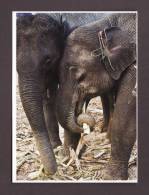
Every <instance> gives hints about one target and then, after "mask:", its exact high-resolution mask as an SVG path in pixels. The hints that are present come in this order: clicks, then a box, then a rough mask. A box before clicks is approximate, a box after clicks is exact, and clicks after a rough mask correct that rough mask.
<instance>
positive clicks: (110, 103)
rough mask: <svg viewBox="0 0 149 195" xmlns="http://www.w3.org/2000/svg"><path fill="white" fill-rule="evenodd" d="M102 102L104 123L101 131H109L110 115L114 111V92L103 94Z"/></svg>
mask: <svg viewBox="0 0 149 195" xmlns="http://www.w3.org/2000/svg"><path fill="white" fill-rule="evenodd" d="M101 102H102V107H103V125H102V127H101V132H106V131H108V125H109V121H110V117H111V115H112V113H113V107H114V98H113V95H112V94H105V95H102V96H101Z"/></svg>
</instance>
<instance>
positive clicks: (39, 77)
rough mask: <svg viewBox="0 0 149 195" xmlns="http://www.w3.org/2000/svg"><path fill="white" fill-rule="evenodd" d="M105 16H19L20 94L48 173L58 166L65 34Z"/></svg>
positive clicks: (51, 172) (65, 14) (18, 64)
mask: <svg viewBox="0 0 149 195" xmlns="http://www.w3.org/2000/svg"><path fill="white" fill-rule="evenodd" d="M102 16H103V14H75V13H74V14H68V13H63V14H48V15H47V14H37V15H30V14H22V16H21V17H19V16H18V19H17V71H18V75H19V77H18V79H19V89H20V96H21V101H22V104H23V107H24V110H25V113H26V115H27V118H28V120H29V123H30V125H31V127H32V130H33V132H34V136H35V139H36V143H37V146H38V150H39V152H40V156H41V161H42V163H43V165H44V168H45V172H46V173H48V174H54V173H55V172H56V169H57V166H56V161H55V156H54V153H53V149H52V148H54V147H56V146H58V145H60V144H61V141H60V138H59V130H58V122H57V118H56V115H55V96H56V93H57V88H58V83H59V80H58V73H59V72H58V65H59V62H60V59H61V56H62V54H63V49H64V45H65V38H66V37H67V36H68V34H69V33H70V32H71V31H72V30H73V29H74V28H76V27H77V26H80V25H82V24H87V23H88V22H91V21H95V20H97V19H100V18H101V17H102ZM65 134H66V135H65V137H66V138H65V140H67V137H69V136H68V135H67V132H65ZM76 137H78V135H76ZM68 140H70V139H68ZM65 142H66V143H67V142H68V143H69V141H65ZM72 142H73V141H72Z"/></svg>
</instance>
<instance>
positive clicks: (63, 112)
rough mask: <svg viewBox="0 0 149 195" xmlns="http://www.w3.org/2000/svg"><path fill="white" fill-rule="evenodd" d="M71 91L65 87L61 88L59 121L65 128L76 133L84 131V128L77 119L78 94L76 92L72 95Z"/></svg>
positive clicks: (58, 108) (58, 99) (58, 109)
mask: <svg viewBox="0 0 149 195" xmlns="http://www.w3.org/2000/svg"><path fill="white" fill-rule="evenodd" d="M70 93H71V90H70V91H69V90H68V89H67V90H65V89H64V88H61V89H59V93H58V97H57V117H58V121H59V122H60V124H61V125H62V126H63V127H64V128H65V129H68V130H70V131H72V132H74V133H82V132H83V128H82V127H81V126H79V125H78V124H77V119H76V113H77V109H76V107H77V101H78V96H77V94H76V93H72V96H71V95H70ZM82 105H83V104H82ZM79 109H81V108H79Z"/></svg>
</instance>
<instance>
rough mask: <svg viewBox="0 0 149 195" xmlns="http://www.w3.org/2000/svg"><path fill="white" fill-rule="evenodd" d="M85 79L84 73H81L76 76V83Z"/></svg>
mask: <svg viewBox="0 0 149 195" xmlns="http://www.w3.org/2000/svg"><path fill="white" fill-rule="evenodd" d="M84 79H85V73H81V74H78V75H77V80H78V82H81V81H83V80H84Z"/></svg>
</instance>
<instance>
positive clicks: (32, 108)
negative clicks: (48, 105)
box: [19, 79, 57, 174]
mask: <svg viewBox="0 0 149 195" xmlns="http://www.w3.org/2000/svg"><path fill="white" fill-rule="evenodd" d="M19 90H20V96H21V101H22V104H23V108H24V110H25V113H26V115H27V118H28V120H29V123H30V125H31V128H32V130H33V133H34V137H35V140H36V144H37V147H38V150H39V153H40V156H41V161H42V163H43V165H44V169H45V172H46V173H47V174H54V173H55V172H56V169H57V166H56V160H55V156H54V153H53V150H52V145H51V143H50V139H49V135H48V131H47V129H46V125H45V120H44V113H43V104H42V92H43V91H42V89H41V87H40V84H39V81H38V82H37V81H35V80H33V79H32V80H29V79H28V80H27V79H25V80H23V79H19Z"/></svg>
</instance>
